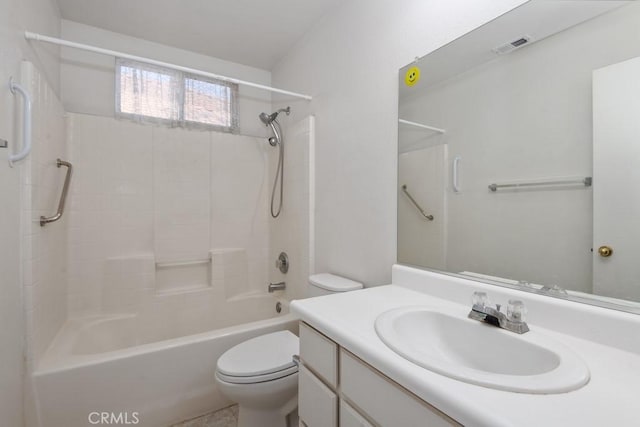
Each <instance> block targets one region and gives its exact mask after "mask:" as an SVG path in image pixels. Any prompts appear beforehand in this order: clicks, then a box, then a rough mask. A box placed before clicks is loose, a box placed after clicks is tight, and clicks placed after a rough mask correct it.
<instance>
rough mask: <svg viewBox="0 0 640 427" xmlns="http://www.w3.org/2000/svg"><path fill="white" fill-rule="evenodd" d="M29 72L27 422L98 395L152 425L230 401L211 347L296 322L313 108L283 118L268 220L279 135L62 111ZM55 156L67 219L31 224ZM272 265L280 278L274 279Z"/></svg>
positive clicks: (51, 180)
mask: <svg viewBox="0 0 640 427" xmlns="http://www.w3.org/2000/svg"><path fill="white" fill-rule="evenodd" d="M27 67H29V65H27ZM29 73H31V74H29ZM34 76H35V77H34ZM24 79H26V80H27V81H29V79H31V80H30V81H31V87H32V88H33V90H34V92H38V91H39V92H38V94H41V95H39V96H40V97H41V98H42V99H41V100H39V101H37V102H36V103H35V104H34V105H35V108H34V114H35V115H34V123H36V126H39V127H38V130H37V131H36V133H35V136H36V139H34V146H35V147H36V148H35V151H34V156H33V157H32V159H31V160H30V161H28V162H25V164H24V166H21V167H23V171H22V174H23V183H24V185H23V212H24V216H23V218H24V219H25V220H24V221H23V223H24V225H23V235H24V243H23V251H22V254H23V265H24V266H25V268H24V273H25V274H24V277H23V286H24V289H25V295H26V297H27V298H26V304H25V310H26V315H27V319H28V322H27V326H28V328H29V329H28V330H29V334H28V349H29V351H28V362H29V363H28V368H29V378H30V381H29V385H30V387H28V388H27V390H26V393H27V400H26V401H27V405H28V409H27V413H28V414H29V417H28V418H29V419H28V420H27V425H28V426H29V427H32V426H39V427H47V426H56V425H72V424H73V423H76V424H77V423H81V422H82V421H81V420H83V419H86V416H87V414H89V413H90V412H91V411H92V410H95V409H96V408H95V407H94V406H95V402H101V404H100V405H101V407H104V408H109V409H110V410H113V411H116V412H117V411H118V410H119V408H122V410H123V411H138V412H139V413H140V417H141V422H140V425H149V426H156V425H165V424H169V423H174V422H178V421H181V420H183V419H187V418H191V417H195V416H198V415H201V414H204V413H208V412H211V411H214V410H216V409H220V408H222V407H224V406H226V405H228V404H230V402H229V401H228V400H226V399H225V398H224V397H222V396H221V395H220V394H219V393H218V391H217V389H216V386H215V381H214V377H213V372H214V370H215V361H216V360H217V358H218V357H219V355H221V354H222V353H224V352H225V351H226V350H227V349H228V348H230V346H232V345H234V344H237V343H239V342H242V341H244V340H246V339H248V338H251V337H254V336H257V335H260V334H263V333H268V332H273V331H276V330H282V329H289V330H292V331H295V330H296V325H297V323H296V321H295V320H294V319H293V318H292V317H291V316H290V315H288V314H287V312H288V300H289V299H291V298H293V297H295V298H299V297H303V296H304V289H305V283H306V277H307V275H308V274H309V272H310V271H312V265H311V261H310V260H311V257H310V251H311V249H310V248H311V247H312V241H313V240H312V238H311V234H312V233H311V232H312V227H311V226H310V224H311V222H310V216H311V215H312V212H313V207H312V206H313V205H312V193H313V192H312V190H311V188H312V180H311V174H310V170H311V165H312V156H313V125H314V120H313V118H312V117H307V118H305V119H302V120H299V121H297V122H294V121H293V120H292V121H291V122H289V123H286V124H285V125H284V126H283V127H284V132H285V138H287V144H288V145H287V147H286V149H287V150H288V151H287V155H288V157H285V159H286V160H285V162H286V163H285V168H286V169H285V171H286V173H285V182H284V185H285V198H284V205H283V213H282V215H281V217H280V218H278V219H276V220H274V219H272V218H271V217H270V215H269V197H268V196H269V191H270V186H269V183H270V182H272V178H273V175H274V174H275V169H276V163H277V157H276V156H277V150H274V149H273V148H272V147H271V146H270V145H269V144H268V143H267V141H266V139H265V138H263V137H251V136H240V135H231V134H223V133H216V132H203V131H189V130H185V129H177V128H174V129H171V128H165V127H159V126H150V125H146V124H139V123H135V122H130V121H123V120H116V119H114V118H109V117H100V116H92V115H86V114H78V113H64V110H63V108H62V107H61V105H60V103H59V102H58V100H57V98H56V97H55V95H53V94H52V93H49V92H47V90H46V83H44V82H43V81H42V79H40V80H38V75H37V70H36V69H35V68H33V69H32V70H31V71H29V70H27V74H26V75H25V76H24ZM256 120H257V118H256ZM57 157H61V158H63V159H64V160H68V161H70V162H71V163H72V164H73V166H74V175H73V179H72V181H71V187H70V194H69V197H68V199H67V207H66V211H65V214H64V216H63V218H62V219H61V220H60V221H58V222H56V223H53V224H49V225H47V226H46V227H44V228H41V227H40V226H39V225H38V224H37V221H36V220H37V218H39V216H40V215H49V214H51V213H52V212H51V210H52V209H55V206H56V203H57V197H59V195H60V193H59V190H60V187H61V185H62V181H63V179H64V173H61V172H60V170H58V169H57V168H56V167H55V159H56V158H57ZM280 251H286V252H288V253H289V256H290V259H291V260H292V268H291V270H290V271H289V273H288V274H287V275H285V276H281V274H280V273H279V272H278V271H276V269H275V268H274V265H273V262H274V260H275V256H277V254H278V253H279V252H280ZM269 279H271V281H274V280H281V279H282V280H285V281H287V285H288V287H287V290H286V292H285V293H284V294H282V293H278V294H276V295H273V294H268V293H267V292H266V291H267V285H268V283H269V281H270V280H269ZM276 302H280V303H281V307H282V312H281V313H278V312H277V311H276ZM185 361H190V362H188V363H184V362H185ZM167 366H180V370H179V371H172V370H171V369H167ZM209 374H210V375H209ZM142 377H144V378H147V379H148V378H153V383H154V384H155V385H150V383H149V381H147V380H141V379H140V378H142ZM122 384H128V385H126V386H124V387H123V386H122ZM78 396H83V397H82V399H78ZM99 409H100V408H98V410H99ZM55 423H58V424H55ZM65 423H66V424H65ZM69 423H71V424H69Z"/></svg>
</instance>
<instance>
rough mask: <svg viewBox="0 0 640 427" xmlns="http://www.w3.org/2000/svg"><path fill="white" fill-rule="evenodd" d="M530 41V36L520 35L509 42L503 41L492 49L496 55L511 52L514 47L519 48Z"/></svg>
mask: <svg viewBox="0 0 640 427" xmlns="http://www.w3.org/2000/svg"><path fill="white" fill-rule="evenodd" d="M530 43H531V37H529V36H522V37H519V38H517V39H515V40H513V41H511V42H509V43H505V44H503V45H501V46H498V47H494V48H493V49H492V50H493V51H494V52H495V53H497V54H498V55H506V54H507V53H511V52H513V51H514V50H516V49H520V48H521V47H523V46H527V45H529V44H530Z"/></svg>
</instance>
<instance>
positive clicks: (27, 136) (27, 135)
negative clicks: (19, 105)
mask: <svg viewBox="0 0 640 427" xmlns="http://www.w3.org/2000/svg"><path fill="white" fill-rule="evenodd" d="M9 90H10V91H11V93H13V94H14V95H15V93H16V91H17V92H20V94H21V95H22V96H23V98H24V107H23V114H22V115H23V117H22V121H23V122H22V138H23V139H24V142H23V144H22V150H20V151H19V152H18V153H16V154H9V166H11V167H13V164H14V163H15V162H17V161H20V160H22V159H24V158H25V157H27V156H28V155H29V153H30V152H31V112H32V111H31V95H29V92H27V90H26V89H25V88H24V87H22V86H21V85H19V84H18V83H16V82H14V81H13V78H11V79H9Z"/></svg>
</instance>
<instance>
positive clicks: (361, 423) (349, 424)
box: [340, 400, 373, 427]
mask: <svg viewBox="0 0 640 427" xmlns="http://www.w3.org/2000/svg"><path fill="white" fill-rule="evenodd" d="M340 427H373V424H371V423H370V422H369V421H367V420H365V419H364V417H363V416H362V415H360V414H359V413H358V412H357V411H356V410H355V409H353V408H352V407H351V406H350V405H349V404H348V403H346V402H345V401H344V400H340Z"/></svg>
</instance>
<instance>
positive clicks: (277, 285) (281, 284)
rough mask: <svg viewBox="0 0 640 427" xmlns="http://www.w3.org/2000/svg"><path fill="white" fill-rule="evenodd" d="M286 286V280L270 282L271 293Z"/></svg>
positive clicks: (282, 289)
mask: <svg viewBox="0 0 640 427" xmlns="http://www.w3.org/2000/svg"><path fill="white" fill-rule="evenodd" d="M286 287H287V285H286V283H285V282H279V283H269V293H271V292H275V291H284V290H285V288H286Z"/></svg>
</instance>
